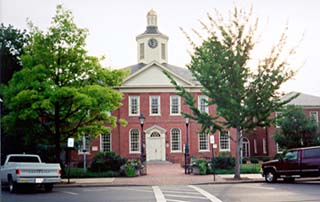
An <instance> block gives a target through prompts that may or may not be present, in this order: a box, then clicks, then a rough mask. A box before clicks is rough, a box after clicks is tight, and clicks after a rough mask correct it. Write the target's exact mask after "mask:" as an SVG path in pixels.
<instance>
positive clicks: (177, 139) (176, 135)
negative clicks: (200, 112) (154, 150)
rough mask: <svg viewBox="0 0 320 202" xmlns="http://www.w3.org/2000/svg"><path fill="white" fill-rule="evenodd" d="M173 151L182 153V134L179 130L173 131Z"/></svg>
mask: <svg viewBox="0 0 320 202" xmlns="http://www.w3.org/2000/svg"><path fill="white" fill-rule="evenodd" d="M171 151H172V152H180V151H181V132H180V129H179V128H173V129H172V130H171Z"/></svg>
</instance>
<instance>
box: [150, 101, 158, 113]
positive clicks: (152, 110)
mask: <svg viewBox="0 0 320 202" xmlns="http://www.w3.org/2000/svg"><path fill="white" fill-rule="evenodd" d="M150 115H160V96H150Z"/></svg>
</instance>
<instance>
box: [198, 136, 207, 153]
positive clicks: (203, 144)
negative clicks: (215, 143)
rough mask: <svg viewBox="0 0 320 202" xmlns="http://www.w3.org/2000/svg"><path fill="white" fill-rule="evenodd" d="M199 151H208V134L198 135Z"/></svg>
mask: <svg viewBox="0 0 320 202" xmlns="http://www.w3.org/2000/svg"><path fill="white" fill-rule="evenodd" d="M199 151H209V135H208V134H199Z"/></svg>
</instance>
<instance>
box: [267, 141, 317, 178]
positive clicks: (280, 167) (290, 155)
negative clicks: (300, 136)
mask: <svg viewBox="0 0 320 202" xmlns="http://www.w3.org/2000/svg"><path fill="white" fill-rule="evenodd" d="M262 170H263V173H262V176H264V178H265V180H266V182H276V181H277V179H278V178H283V179H284V181H287V182H293V181H294V179H295V178H297V177H319V176H320V146H316V147H306V148H298V149H291V150H288V152H287V153H286V155H285V156H284V157H283V158H280V159H278V160H272V161H268V162H265V163H263V164H262Z"/></svg>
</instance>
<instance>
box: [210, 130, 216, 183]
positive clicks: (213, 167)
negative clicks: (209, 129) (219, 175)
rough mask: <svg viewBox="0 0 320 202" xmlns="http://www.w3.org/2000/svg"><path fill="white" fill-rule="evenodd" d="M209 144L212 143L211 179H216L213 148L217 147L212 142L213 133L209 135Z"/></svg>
mask: <svg viewBox="0 0 320 202" xmlns="http://www.w3.org/2000/svg"><path fill="white" fill-rule="evenodd" d="M210 144H212V162H211V164H212V172H213V181H216V170H215V159H214V150H215V149H216V148H217V144H215V143H214V135H210Z"/></svg>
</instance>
